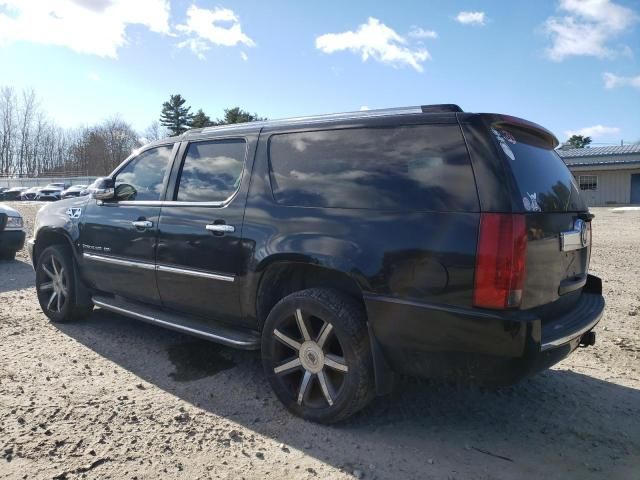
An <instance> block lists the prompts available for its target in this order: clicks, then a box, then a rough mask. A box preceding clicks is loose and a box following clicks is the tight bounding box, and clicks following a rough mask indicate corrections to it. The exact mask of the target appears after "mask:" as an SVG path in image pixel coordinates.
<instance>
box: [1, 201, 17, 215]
mask: <svg viewBox="0 0 640 480" xmlns="http://www.w3.org/2000/svg"><path fill="white" fill-rule="evenodd" d="M0 213H5V214H6V215H7V216H8V217H22V215H20V212H18V211H17V210H16V209H15V208H11V207H10V206H8V205H3V204H2V203H0Z"/></svg>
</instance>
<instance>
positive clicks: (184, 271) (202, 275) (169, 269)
mask: <svg viewBox="0 0 640 480" xmlns="http://www.w3.org/2000/svg"><path fill="white" fill-rule="evenodd" d="M156 270H157V271H158V272H168V273H177V274H182V275H190V276H192V277H200V278H210V279H211V280H221V281H223V282H233V281H234V280H235V278H234V277H231V276H228V275H220V274H217V273H209V272H201V271H200V270H190V269H186V268H176V267H170V266H168V265H157V266H156Z"/></svg>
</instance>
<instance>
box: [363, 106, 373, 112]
mask: <svg viewBox="0 0 640 480" xmlns="http://www.w3.org/2000/svg"><path fill="white" fill-rule="evenodd" d="M367 110H371V109H370V108H369V107H367V106H366V105H362V106H361V107H360V111H361V112H366V111H367Z"/></svg>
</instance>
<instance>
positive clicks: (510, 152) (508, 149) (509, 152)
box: [491, 128, 516, 160]
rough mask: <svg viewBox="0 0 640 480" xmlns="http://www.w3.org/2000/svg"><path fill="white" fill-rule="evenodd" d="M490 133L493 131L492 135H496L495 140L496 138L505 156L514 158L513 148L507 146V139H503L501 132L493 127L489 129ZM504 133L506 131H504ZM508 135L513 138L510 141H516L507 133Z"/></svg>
mask: <svg viewBox="0 0 640 480" xmlns="http://www.w3.org/2000/svg"><path fill="white" fill-rule="evenodd" d="M491 133H493V135H494V136H495V137H496V140H498V143H499V144H500V147H502V151H503V152H504V154H505V155H506V156H507V157H509V158H510V159H511V160H515V159H516V156H515V155H514V153H513V150H511V147H509V145H508V144H507V140H505V139H504V137H503V136H502V134H501V133H500V132H498V131H497V130H496V129H495V128H492V129H491ZM505 133H508V132H505ZM509 137H510V138H511V139H512V140H513V142H512V143H516V141H515V139H514V138H513V136H512V135H511V134H510V133H509Z"/></svg>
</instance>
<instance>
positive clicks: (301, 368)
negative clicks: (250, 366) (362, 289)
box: [262, 288, 375, 423]
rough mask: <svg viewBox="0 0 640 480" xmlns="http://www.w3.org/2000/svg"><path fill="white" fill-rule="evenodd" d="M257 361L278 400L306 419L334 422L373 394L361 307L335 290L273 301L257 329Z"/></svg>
mask: <svg viewBox="0 0 640 480" xmlns="http://www.w3.org/2000/svg"><path fill="white" fill-rule="evenodd" d="M262 364H263V367H264V371H265V375H266V376H267V379H268V380H269V383H270V384H271V387H272V388H273V390H274V392H275V394H276V396H277V397H278V399H279V400H280V401H281V402H282V403H283V404H284V405H285V407H287V409H288V410H289V411H291V412H292V413H294V414H295V415H297V416H299V417H302V418H304V419H306V420H311V421H313V422H318V423H335V422H339V421H341V420H344V419H346V418H347V417H349V416H351V415H353V414H354V413H355V412H357V411H358V410H360V409H361V408H363V407H364V406H365V405H367V404H368V403H369V402H370V401H371V399H372V398H373V397H374V392H375V388H374V376H373V361H372V356H371V346H370V343H369V335H368V332H367V326H366V316H365V313H364V310H363V308H362V307H361V306H360V305H359V304H358V303H357V302H356V301H355V300H353V299H352V298H351V297H349V296H347V295H345V294H343V293H341V292H339V291H337V290H331V289H320V288H313V289H308V290H302V291H299V292H296V293H292V294H291V295H289V296H287V297H285V298H283V299H282V300H281V301H280V302H278V304H277V305H276V306H275V307H274V308H273V309H272V310H271V312H270V313H269V316H268V317H267V320H266V322H265V326H264V329H263V332H262Z"/></svg>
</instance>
